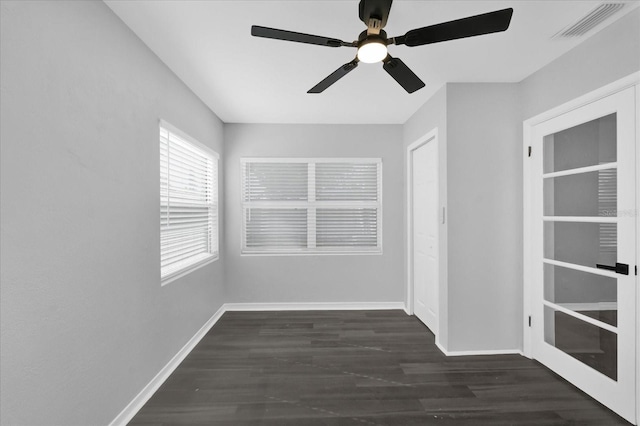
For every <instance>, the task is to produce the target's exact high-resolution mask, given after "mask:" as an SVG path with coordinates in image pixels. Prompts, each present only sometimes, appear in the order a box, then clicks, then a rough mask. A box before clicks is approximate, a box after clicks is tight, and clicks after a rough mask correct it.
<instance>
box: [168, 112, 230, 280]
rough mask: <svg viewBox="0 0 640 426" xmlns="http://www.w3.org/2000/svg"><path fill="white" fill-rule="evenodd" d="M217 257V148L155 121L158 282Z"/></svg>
mask: <svg viewBox="0 0 640 426" xmlns="http://www.w3.org/2000/svg"><path fill="white" fill-rule="evenodd" d="M217 258H218V154H216V153H215V152H213V151H211V150H210V149H209V148H206V147H205V146H204V145H201V144H199V143H198V142H197V141H195V140H193V139H191V138H190V137H188V136H187V135H185V134H183V133H181V132H180V131H179V130H177V129H175V128H173V127H172V126H171V125H169V124H168V123H165V122H161V123H160V269H161V273H160V275H161V278H162V281H163V282H166V281H168V280H169V279H171V278H174V277H175V276H177V275H180V274H182V273H184V272H186V271H189V270H191V269H193V268H195V267H197V266H200V265H202V264H204V263H208V262H210V261H212V260H215V259H217Z"/></svg>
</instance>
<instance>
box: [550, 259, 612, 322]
mask: <svg viewBox="0 0 640 426" xmlns="http://www.w3.org/2000/svg"><path fill="white" fill-rule="evenodd" d="M544 298H545V300H548V301H549V302H553V303H555V304H557V305H561V306H564V307H566V308H569V309H571V310H572V311H576V312H580V313H581V314H583V315H587V316H589V317H591V318H594V319H597V320H599V321H602V322H604V323H607V324H610V325H613V326H616V325H617V324H618V319H617V317H618V315H617V303H616V302H617V300H618V288H617V280H616V279H615V278H611V277H604V276H602V275H596V274H590V273H588V272H582V271H576V270H574V269H569V268H563V267H561V266H555V265H549V264H545V265H544Z"/></svg>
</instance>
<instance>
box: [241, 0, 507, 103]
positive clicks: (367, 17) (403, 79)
mask: <svg viewBox="0 0 640 426" xmlns="http://www.w3.org/2000/svg"><path fill="white" fill-rule="evenodd" d="M392 2H393V0H360V5H359V13H360V20H361V21H362V22H364V24H365V25H366V26H367V30H366V31H363V32H362V33H361V34H360V35H359V36H358V40H356V41H353V42H346V41H342V40H339V39H335V38H330V37H322V36H317V35H311V34H304V33H297V32H293V31H286V30H279V29H276V28H268V27H261V26H258V25H253V26H252V27H251V35H252V36H255V37H264V38H272V39H276V40H285V41H294V42H297V43H307V44H316V45H319V46H327V47H343V46H344V47H356V48H357V49H358V53H357V55H356V57H355V58H354V59H353V60H352V61H351V62H348V63H346V64H344V65H342V66H341V67H340V68H338V69H337V70H335V71H334V72H333V73H331V74H330V75H329V76H328V77H327V78H325V79H324V80H322V81H321V82H320V83H318V84H316V85H315V86H314V87H312V88H311V89H310V90H309V91H308V92H307V93H322V92H323V91H324V90H326V89H327V88H328V87H329V86H331V85H332V84H334V83H335V82H336V81H338V80H340V79H341V78H342V77H344V76H345V75H347V74H348V73H349V72H351V71H353V70H354V69H355V68H356V67H357V66H358V63H359V62H365V63H376V62H383V68H384V70H385V71H386V72H387V73H388V74H389V75H390V76H391V77H393V78H394V79H395V80H396V81H397V82H398V83H399V84H400V85H401V86H402V87H403V88H404V89H405V90H406V91H407V92H408V93H413V92H415V91H416V90H419V89H422V88H423V87H424V83H423V82H422V80H420V78H418V76H417V75H415V74H414V73H413V71H411V70H410V69H409V67H408V66H406V65H405V63H404V62H402V60H400V59H399V58H394V57H392V56H391V55H390V54H389V53H388V51H387V46H388V45H391V44H395V45H398V46H399V45H402V44H404V45H405V46H409V47H414V46H422V45H424V44H431V43H439V42H442V41H448V40H455V39H460V38H466V37H473V36H479V35H484V34H491V33H497V32H501V31H505V30H506V29H507V28H509V23H510V22H511V15H512V14H513V9H511V8H508V9H502V10H497V11H495V12H489V13H484V14H481V15H475V16H469V17H467V18H462V19H457V20H455V21H449V22H443V23H441V24H436V25H430V26H428V27H423V28H417V29H415V30H411V31H409V32H408V33H406V34H405V35H403V36H398V37H387V33H386V32H384V30H383V28H384V27H385V25H386V24H387V19H388V18H389V11H390V10H391V3H392Z"/></svg>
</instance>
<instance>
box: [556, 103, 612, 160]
mask: <svg viewBox="0 0 640 426" xmlns="http://www.w3.org/2000/svg"><path fill="white" fill-rule="evenodd" d="M615 161H616V114H611V115H607V116H605V117H601V118H598V119H597V120H593V121H589V122H587V123H583V124H580V125H578V126H575V127H572V128H570V129H566V130H563V131H561V132H558V133H554V134H551V135H548V136H545V138H544V167H543V169H544V173H551V172H557V171H560V170H568V169H575V168H578V167H587V166H595V165H597V164H603V163H611V162H615Z"/></svg>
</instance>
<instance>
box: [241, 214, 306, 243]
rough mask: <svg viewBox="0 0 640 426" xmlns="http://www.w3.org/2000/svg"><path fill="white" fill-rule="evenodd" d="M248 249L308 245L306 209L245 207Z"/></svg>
mask: <svg viewBox="0 0 640 426" xmlns="http://www.w3.org/2000/svg"><path fill="white" fill-rule="evenodd" d="M245 215H246V222H245V223H246V227H245V232H246V234H245V244H246V248H247V249H256V250H259V249H292V248H306V247H307V210H306V209H264V208H250V209H245Z"/></svg>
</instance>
